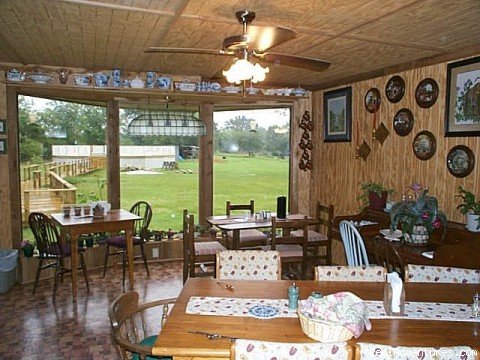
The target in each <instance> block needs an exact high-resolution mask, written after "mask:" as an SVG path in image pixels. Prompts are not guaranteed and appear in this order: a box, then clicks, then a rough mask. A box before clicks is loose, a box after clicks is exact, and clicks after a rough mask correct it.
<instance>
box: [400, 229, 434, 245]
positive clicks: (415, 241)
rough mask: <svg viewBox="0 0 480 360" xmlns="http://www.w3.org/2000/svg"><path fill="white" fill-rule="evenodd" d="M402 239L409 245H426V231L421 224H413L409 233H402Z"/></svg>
mask: <svg viewBox="0 0 480 360" xmlns="http://www.w3.org/2000/svg"><path fill="white" fill-rule="evenodd" d="M403 237H404V239H405V242H406V243H407V244H410V245H420V246H423V245H427V243H428V238H429V235H428V231H427V228H426V227H425V226H423V225H415V226H414V227H413V230H412V233H411V234H404V236H403Z"/></svg>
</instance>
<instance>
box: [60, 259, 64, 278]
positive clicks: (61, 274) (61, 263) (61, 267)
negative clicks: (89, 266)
mask: <svg viewBox="0 0 480 360" xmlns="http://www.w3.org/2000/svg"><path fill="white" fill-rule="evenodd" d="M59 263H60V270H61V271H60V282H61V283H62V284H63V271H62V270H63V268H64V266H63V259H62V258H60V259H59Z"/></svg>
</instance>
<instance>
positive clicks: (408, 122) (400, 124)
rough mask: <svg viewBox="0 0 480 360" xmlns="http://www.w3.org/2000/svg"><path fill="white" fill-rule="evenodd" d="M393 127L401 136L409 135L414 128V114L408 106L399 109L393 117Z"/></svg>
mask: <svg viewBox="0 0 480 360" xmlns="http://www.w3.org/2000/svg"><path fill="white" fill-rule="evenodd" d="M393 129H394V130H395V132H396V133H397V134H398V135H400V136H407V135H408V134H410V132H411V131H412V129H413V114H412V112H411V111H410V110H408V109H407V108H403V109H400V110H398V111H397V113H396V114H395V116H394V117H393Z"/></svg>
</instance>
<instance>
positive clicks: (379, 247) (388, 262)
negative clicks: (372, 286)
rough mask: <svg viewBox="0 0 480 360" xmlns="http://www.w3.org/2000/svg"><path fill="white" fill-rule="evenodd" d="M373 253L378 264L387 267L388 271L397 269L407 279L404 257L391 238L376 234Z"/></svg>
mask: <svg viewBox="0 0 480 360" xmlns="http://www.w3.org/2000/svg"><path fill="white" fill-rule="evenodd" d="M373 253H374V256H375V263H376V264H377V265H380V266H383V267H385V268H386V269H387V271H388V272H392V271H395V272H397V273H398V274H399V275H400V277H401V278H402V279H405V271H404V264H403V261H402V258H401V257H400V254H399V253H398V251H397V250H396V249H395V247H394V246H393V245H392V243H391V242H390V240H388V239H385V238H384V237H383V236H375V237H374V238H373Z"/></svg>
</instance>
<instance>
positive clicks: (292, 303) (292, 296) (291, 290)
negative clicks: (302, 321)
mask: <svg viewBox="0 0 480 360" xmlns="http://www.w3.org/2000/svg"><path fill="white" fill-rule="evenodd" d="M297 307H298V286H297V284H295V283H293V284H292V285H290V286H289V287H288V308H289V309H291V310H295V309H297Z"/></svg>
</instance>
